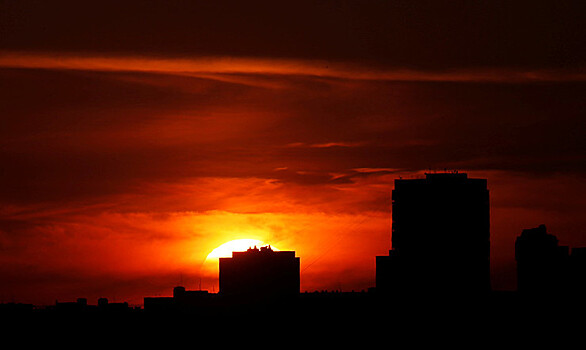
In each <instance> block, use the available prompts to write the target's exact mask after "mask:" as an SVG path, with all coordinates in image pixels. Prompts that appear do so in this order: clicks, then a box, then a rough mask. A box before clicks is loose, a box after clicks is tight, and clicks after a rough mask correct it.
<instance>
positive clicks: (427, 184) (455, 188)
mask: <svg viewBox="0 0 586 350" xmlns="http://www.w3.org/2000/svg"><path fill="white" fill-rule="evenodd" d="M392 200H393V202H392V219H393V220H392V249H391V250H390V251H389V255H388V256H378V257H376V289H377V293H379V294H387V293H401V292H405V293H414V294H413V295H415V294H416V293H424V294H430V295H431V294H438V293H449V294H454V293H456V294H467V295H474V294H476V293H485V292H488V291H490V207H489V191H488V189H487V181H486V179H471V178H468V176H467V174H465V173H455V172H454V173H433V174H426V176H425V178H424V179H397V180H395V188H394V190H393V191H392Z"/></svg>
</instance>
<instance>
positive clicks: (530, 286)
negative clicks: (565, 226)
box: [515, 225, 579, 294]
mask: <svg viewBox="0 0 586 350" xmlns="http://www.w3.org/2000/svg"><path fill="white" fill-rule="evenodd" d="M515 260H516V261H517V290H518V291H519V292H521V293H528V294H551V293H558V292H562V291H566V290H567V287H568V282H569V280H568V277H569V276H568V274H569V272H570V270H569V268H570V264H569V263H570V252H569V247H568V246H560V245H559V243H558V239H557V237H556V236H554V235H552V234H549V233H547V228H546V227H545V225H539V226H538V227H536V228H530V229H526V230H523V232H522V233H521V235H520V236H519V237H517V239H516V240H515ZM577 260H579V259H577Z"/></svg>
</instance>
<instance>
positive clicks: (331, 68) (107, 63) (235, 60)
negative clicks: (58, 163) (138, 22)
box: [0, 51, 586, 83]
mask: <svg viewBox="0 0 586 350" xmlns="http://www.w3.org/2000/svg"><path fill="white" fill-rule="evenodd" d="M0 67H5V68H31V69H66V70H88V71H131V72H150V73H165V74H177V75H189V76H198V75H201V76H202V77H206V78H210V74H212V75H216V77H215V78H216V79H220V78H221V79H222V80H225V81H236V82H240V83H243V82H244V83H246V82H247V81H246V79H244V78H242V77H230V76H223V77H220V76H219V75H229V74H269V75H305V76H315V77H322V78H337V79H354V80H381V81H438V82H440V81H451V82H532V81H535V82H539V81H586V72H585V71H584V69H579V70H563V69H557V70H555V69H538V70H528V69H513V68H498V69H497V68H476V69H454V70H412V69H404V68H393V67H390V68H389V67H381V66H377V67H372V66H365V65H357V64H353V63H348V62H344V61H339V62H332V61H327V60H308V59H277V58H252V57H251V58H244V57H229V56H209V57H197V58H164V57H163V58H161V57H148V56H106V55H102V56H96V55H83V54H73V53H51V52H46V53H31V52H19V51H3V52H0Z"/></svg>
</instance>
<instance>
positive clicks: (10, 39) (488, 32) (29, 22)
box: [0, 0, 586, 68]
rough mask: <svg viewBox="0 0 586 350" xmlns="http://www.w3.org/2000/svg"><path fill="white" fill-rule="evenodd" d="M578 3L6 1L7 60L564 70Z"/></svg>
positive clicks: (578, 24) (577, 39)
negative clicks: (134, 58)
mask: <svg viewBox="0 0 586 350" xmlns="http://www.w3.org/2000/svg"><path fill="white" fill-rule="evenodd" d="M583 12H584V5H583V2H582V1H578V0H576V1H564V2H559V1H539V2H536V1H513V2H511V1H500V0H499V1H475V2H470V1H450V2H437V1H406V0H401V1H369V2H364V1H333V0H332V1H317V2H316V1H309V0H307V1H306V0H303V1H295V2H289V3H287V2H273V1H264V0H263V1H246V2H242V1H234V0H229V1H214V2H201V1H125V2H123V3H121V2H119V1H90V2H88V1H84V2H78V1H51V2H44V1H14V2H12V1H11V2H9V1H3V2H2V11H1V13H2V17H1V21H0V23H1V27H0V31H1V32H2V34H3V35H2V36H1V38H2V39H1V41H0V47H1V48H3V49H11V50H45V51H54V50H65V51H75V52H80V51H81V52H88V51H89V52H110V53H111V52H124V53H143V54H155V55H161V54H162V55H175V56H185V55H187V56H192V55H230V56H255V57H259V56H260V57H295V58H321V59H326V60H350V61H355V60H360V61H366V62H371V63H372V64H377V65H387V66H388V65H390V66H399V67H420V68H421V67H429V68H453V67H463V66H468V67H485V66H514V67H519V66H522V67H527V66H533V67H572V68H579V67H580V66H581V65H583V63H584V60H585V58H586V57H585V56H584V50H582V48H583V47H584V46H585V45H584V44H585V43H584V40H585V39H584V38H585V37H586V35H585V34H586V33H585V32H584V31H585V29H584V26H583V25H582V16H581V14H582V13H583Z"/></svg>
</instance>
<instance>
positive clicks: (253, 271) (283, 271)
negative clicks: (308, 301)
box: [219, 246, 300, 301]
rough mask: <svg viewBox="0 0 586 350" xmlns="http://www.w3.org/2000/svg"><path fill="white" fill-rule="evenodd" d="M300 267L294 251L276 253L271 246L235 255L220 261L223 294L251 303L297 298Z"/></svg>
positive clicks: (221, 291)
mask: <svg viewBox="0 0 586 350" xmlns="http://www.w3.org/2000/svg"><path fill="white" fill-rule="evenodd" d="M299 266H300V263H299V258H298V257H295V252H294V251H273V250H272V249H271V247H270V246H267V247H261V248H260V249H257V248H256V247H254V248H250V249H248V250H247V251H245V252H233V253H232V257H231V258H220V275H219V279H220V292H219V294H220V295H221V296H222V297H230V298H243V299H246V300H250V301H259V300H273V299H282V298H290V297H296V296H298V295H299V289H300V269H299Z"/></svg>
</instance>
